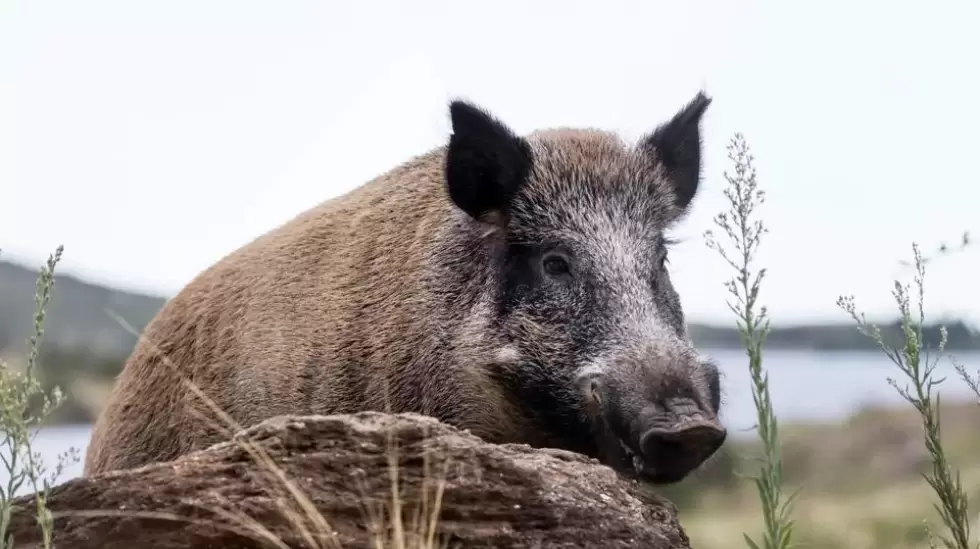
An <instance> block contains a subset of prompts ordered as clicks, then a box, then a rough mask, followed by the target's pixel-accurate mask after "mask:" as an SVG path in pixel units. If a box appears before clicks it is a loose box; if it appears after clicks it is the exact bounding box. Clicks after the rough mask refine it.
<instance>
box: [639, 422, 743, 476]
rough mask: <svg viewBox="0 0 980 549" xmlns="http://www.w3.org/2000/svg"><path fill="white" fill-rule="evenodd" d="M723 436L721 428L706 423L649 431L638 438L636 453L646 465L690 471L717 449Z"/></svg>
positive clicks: (724, 433)
mask: <svg viewBox="0 0 980 549" xmlns="http://www.w3.org/2000/svg"><path fill="white" fill-rule="evenodd" d="M726 435H727V433H726V431H725V429H724V428H722V427H719V426H717V425H714V424H710V423H699V424H697V425H691V426H688V427H684V428H681V429H677V428H673V429H670V428H666V429H665V428H653V429H650V430H648V431H647V432H645V433H644V434H643V436H642V437H641V438H640V451H642V452H643V458H644V459H645V460H646V461H647V462H648V463H650V464H656V463H672V464H676V465H677V466H680V467H681V468H684V469H694V468H695V467H697V466H699V465H701V463H703V462H704V460H706V459H708V457H710V456H711V455H712V454H713V453H715V451H717V450H718V448H720V447H721V445H722V443H724V442H725V437H726Z"/></svg>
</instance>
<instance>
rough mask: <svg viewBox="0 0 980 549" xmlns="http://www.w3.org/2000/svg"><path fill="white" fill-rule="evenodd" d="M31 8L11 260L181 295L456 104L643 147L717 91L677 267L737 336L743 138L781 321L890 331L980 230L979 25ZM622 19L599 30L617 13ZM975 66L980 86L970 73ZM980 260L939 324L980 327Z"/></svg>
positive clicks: (14, 46)
mask: <svg viewBox="0 0 980 549" xmlns="http://www.w3.org/2000/svg"><path fill="white" fill-rule="evenodd" d="M480 6H482V7H479V8H478V7H477V4H476V3H469V2H459V1H458V0H457V1H448V0H447V1H441V2H440V1H434V0H415V1H413V2H395V1H389V0H358V1H357V2H327V1H309V0H290V1H289V2H254V1H242V0H236V1H217V0H208V1H206V2H201V1H194V2H191V1H173V0H171V1H168V2H132V1H123V0H119V1H115V2H112V1H106V0H88V1H86V2H72V1H47V0H30V1H27V0H19V1H11V0H8V1H7V2H5V7H4V8H3V9H2V10H0V248H2V249H3V250H4V253H3V255H4V256H6V257H7V258H10V259H15V260H18V261H26V262H29V263H31V264H34V265H40V263H41V262H42V261H43V260H44V258H45V257H46V255H47V254H48V253H49V252H50V251H52V250H53V249H54V248H55V246H57V245H58V244H64V245H65V256H64V260H63V262H62V264H61V268H62V272H72V273H75V274H78V275H80V276H82V277H83V278H86V279H90V280H93V281H100V282H106V283H111V284H114V285H117V286H121V287H125V288H130V289H138V290H144V291H152V292H156V293H162V294H166V295H171V294H173V293H174V292H176V291H177V290H179V289H180V287H181V286H183V285H184V284H185V283H187V282H188V281H189V280H190V279H191V278H192V277H193V276H194V275H195V274H197V273H198V272H199V271H200V270H202V269H204V268H205V267H207V266H208V265H209V264H211V263H213V262H214V261H216V260H217V259H218V258H220V257H221V256H222V255H223V254H225V253H227V252H229V251H231V250H233V249H234V248H236V247H238V246H240V245H242V244H244V243H245V242H247V241H248V240H250V239H252V238H253V237H255V236H257V235H259V234H261V233H263V232H265V231H267V230H269V229H270V228H272V227H274V226H276V225H277V224H279V223H281V222H283V221H285V220H287V219H288V218H290V217H292V216H293V215H295V214H296V213H298V212H300V211H302V210H304V209H306V208H309V207H312V206H313V205H315V204H316V203H318V202H320V201H322V200H324V199H327V198H329V197H332V196H335V195H337V194H339V193H342V192H344V191H346V190H349V189H351V188H353V187H354V186H356V185H358V184H360V183H362V182H364V181H365V180H366V179H367V178H369V177H371V176H374V175H376V174H378V173H381V172H383V171H385V170H386V169H388V168H390V167H392V166H394V165H395V164H397V163H399V162H401V161H403V160H406V159H407V158H408V157H410V156H411V155H414V154H417V153H421V152H423V151H425V150H427V149H429V148H431V147H433V146H436V145H438V144H440V143H441V142H442V141H443V140H444V139H445V138H446V137H447V135H448V124H447V118H446V112H445V105H446V102H447V101H448V98H449V97H450V96H457V95H458V96H464V97H467V98H470V99H473V100H475V101H477V102H479V103H481V104H483V105H484V106H486V107H488V108H490V109H491V110H492V111H494V112H495V113H497V114H498V115H500V116H501V117H502V118H503V119H504V120H505V121H506V122H508V123H510V124H511V125H512V126H513V127H514V128H515V129H517V130H518V131H520V132H526V131H530V130H532V129H535V128H539V127H546V126H554V125H591V126H600V127H605V128H610V129H614V130H619V131H621V132H623V133H624V135H626V136H628V137H633V138H635V137H637V136H638V135H639V134H641V133H642V132H645V131H647V130H649V129H652V128H653V127H654V126H655V125H656V124H658V123H659V122H661V121H663V120H664V119H665V118H666V117H667V116H669V115H670V114H672V113H673V112H674V111H675V110H676V109H677V108H679V107H680V106H681V105H682V104H683V103H684V102H685V101H687V100H688V99H689V98H690V97H691V96H692V95H693V94H694V93H695V92H696V91H697V90H698V88H700V87H702V86H703V87H704V88H705V89H706V90H707V91H708V92H709V93H710V94H711V95H712V96H713V97H714V98H715V102H714V103H713V105H712V107H711V108H710V110H709V112H708V114H707V116H706V119H705V126H704V129H705V133H706V143H705V146H706V154H707V158H706V170H705V175H706V182H705V184H704V187H703V194H702V195H701V197H700V198H699V199H698V201H697V202H696V203H695V206H694V211H693V213H692V215H691V217H690V218H689V219H688V222H687V223H686V224H685V225H684V226H682V227H680V228H679V230H678V232H677V236H679V237H681V238H683V239H685V241H684V243H683V244H682V245H681V246H679V248H678V250H677V253H676V254H675V255H674V257H673V259H672V263H673V265H674V267H673V276H674V279H675V281H676V285H677V287H678V290H679V291H680V293H681V296H682V299H683V301H684V304H685V307H686V309H687V311H688V314H689V316H690V317H691V319H692V320H697V321H724V322H728V321H729V319H730V316H729V315H730V313H729V312H728V310H727V308H726V306H725V299H726V293H725V290H724V288H723V287H722V283H723V281H724V280H725V279H726V278H728V277H729V276H730V274H731V273H730V271H729V270H727V268H726V267H725V265H724V264H723V263H722V262H721V260H720V259H719V258H718V257H717V256H716V255H715V254H714V252H712V251H710V250H708V249H707V248H706V247H705V245H704V242H703V239H702V237H701V233H702V232H703V231H704V230H705V229H707V228H709V227H710V226H711V218H712V217H713V216H714V215H715V214H716V213H718V212H719V211H721V209H723V208H724V207H725V202H724V198H723V196H722V188H723V179H722V171H723V170H725V169H728V168H729V167H730V165H729V162H728V160H727V158H726V150H725V146H726V143H727V141H728V139H729V138H730V136H731V134H732V133H733V132H735V131H742V132H744V133H745V134H746V137H747V139H748V140H749V143H750V145H751V146H752V148H753V151H754V153H755V155H756V158H757V168H758V171H759V179H760V185H762V187H763V188H764V189H765V190H766V191H767V193H768V200H767V204H766V206H765V208H764V209H763V210H762V213H763V214H764V215H765V217H766V223H767V225H768V227H769V229H770V231H771V232H770V234H769V235H767V236H766V237H765V240H764V242H763V249H762V251H761V252H760V253H761V255H760V261H761V262H763V263H765V265H766V266H767V267H768V269H769V275H768V279H767V281H766V283H765V286H764V290H763V292H764V293H763V299H764V301H765V302H766V303H767V304H768V305H769V307H770V309H771V314H772V319H773V322H787V321H790V322H795V321H806V320H841V321H845V320H847V318H846V315H845V314H844V313H843V312H842V311H840V310H839V309H838V308H837V307H836V305H835V300H836V298H837V296H838V295H839V294H841V293H854V294H857V296H858V300H859V305H860V306H862V308H864V309H865V310H867V311H868V312H870V313H881V312H885V313H890V312H891V311H892V310H893V308H894V306H893V303H892V301H891V296H890V291H891V281H892V280H893V279H894V277H895V276H897V275H899V274H900V273H899V271H897V269H896V260H897V259H900V258H908V257H910V254H911V248H910V244H911V242H912V241H913V240H916V241H919V242H921V243H922V244H923V246H925V247H927V248H931V247H932V246H935V245H936V244H938V242H939V241H941V240H948V241H955V240H956V239H957V238H958V236H959V234H960V233H961V232H962V231H963V230H971V229H972V230H973V231H974V233H977V229H980V227H978V226H977V223H976V221H975V220H976V217H977V216H976V213H975V212H976V211H977V209H978V207H980V191H978V186H980V178H978V177H977V175H976V171H975V167H974V162H975V161H974V160H971V159H972V158H975V153H976V150H977V148H978V146H980V138H978V136H977V133H976V128H977V127H978V126H980V107H978V101H977V99H976V98H977V97H980V72H978V71H977V69H976V68H975V67H977V57H978V53H980V36H978V35H977V33H976V27H977V22H978V21H980V3H977V2H975V1H968V0H964V1H961V2H952V1H938V0H937V1H933V2H928V3H924V2H917V3H912V2H895V1H890V2H886V1H871V0H864V1H861V2H854V1H853V0H850V1H846V2H845V1H843V0H835V1H824V2H819V3H803V2H785V1H780V0H771V1H745V0H739V1H737V2H732V1H730V0H716V1H688V2H676V1H660V0H635V1H613V0H606V1H604V2H601V3H600V2H588V3H586V2H572V1H569V0H561V1H558V0H548V1H543V0H535V1H534V2H528V1H526V0H495V1H494V2H492V3H484V4H480ZM600 6H601V8H600ZM970 67H974V68H973V69H971V68H970ZM978 272H980V250H978V249H973V250H970V251H967V252H966V253H963V254H959V255H958V256H955V257H951V258H949V259H947V260H945V261H943V262H942V263H941V264H937V265H936V266H934V267H933V268H932V270H931V271H930V274H929V281H928V282H929V284H930V286H929V288H930V290H929V291H930V296H928V299H929V300H930V303H929V311H930V312H931V313H933V314H946V315H968V316H969V317H970V318H973V319H975V320H980V296H978V293H977V292H976V290H975V289H974V287H975V285H976V282H975V279H976V276H977V273H978Z"/></svg>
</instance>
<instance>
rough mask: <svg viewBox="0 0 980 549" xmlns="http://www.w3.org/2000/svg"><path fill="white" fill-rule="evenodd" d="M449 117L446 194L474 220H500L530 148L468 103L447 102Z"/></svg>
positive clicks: (522, 174)
mask: <svg viewBox="0 0 980 549" xmlns="http://www.w3.org/2000/svg"><path fill="white" fill-rule="evenodd" d="M449 116H450V118H451V120H452V128H453V130H452V131H453V133H452V135H451V136H450V138H449V147H448V149H447V152H446V187H447V190H448V191H449V197H450V198H451V199H452V201H453V203H455V204H456V206H458V207H459V208H460V209H462V210H463V211H464V212H466V213H468V214H469V215H470V216H472V217H473V218H474V219H477V220H479V221H483V222H487V223H493V224H496V225H498V226H504V225H506V223H507V207H508V205H509V204H510V201H511V199H512V198H513V197H514V195H515V194H516V193H517V191H518V189H520V187H521V185H522V184H523V183H524V181H525V180H526V179H527V176H528V173H529V172H530V171H531V147H530V146H529V145H528V143H527V141H526V140H524V139H523V138H521V137H518V136H516V135H514V133H513V132H512V131H511V130H510V128H508V127H507V126H505V125H504V124H503V123H501V122H500V121H498V120H496V119H495V118H494V117H493V116H491V115H490V114H489V113H487V112H486V111H484V110H482V109H480V108H479V107H477V106H476V105H473V104H472V103H468V102H466V101H462V100H454V101H452V102H451V103H450V104H449Z"/></svg>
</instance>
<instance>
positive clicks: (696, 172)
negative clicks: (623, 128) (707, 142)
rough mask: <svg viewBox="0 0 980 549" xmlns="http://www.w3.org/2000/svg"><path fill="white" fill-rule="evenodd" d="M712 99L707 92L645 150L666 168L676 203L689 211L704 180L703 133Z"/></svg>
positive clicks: (645, 143)
mask: <svg viewBox="0 0 980 549" xmlns="http://www.w3.org/2000/svg"><path fill="white" fill-rule="evenodd" d="M710 104H711V98H710V97H708V96H707V95H705V93H704V92H703V91H700V92H698V94H697V95H696V96H695V97H694V99H692V100H691V101H690V102H688V104H687V105H685V106H684V107H683V108H681V109H680V110H679V111H677V113H676V114H674V116H673V118H671V119H670V120H669V121H667V122H665V123H664V124H661V125H660V126H659V127H657V129H655V130H654V131H653V132H651V133H650V134H649V135H647V136H646V137H644V138H643V140H642V141H641V147H643V149H644V150H645V151H647V152H648V153H649V154H652V155H653V156H654V157H655V158H656V160H657V162H658V163H659V164H660V165H661V166H663V167H664V169H665V171H666V172H667V177H668V178H669V179H670V182H671V183H672V184H673V189H674V195H675V197H676V200H675V204H676V205H677V206H678V207H679V208H680V209H681V210H686V209H687V207H688V206H689V205H690V204H691V200H693V199H694V195H695V194H697V192H698V185H699V183H700V181H701V130H700V127H699V126H700V123H701V117H702V116H703V115H704V111H705V110H707V108H708V105H710Z"/></svg>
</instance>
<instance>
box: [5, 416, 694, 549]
mask: <svg viewBox="0 0 980 549" xmlns="http://www.w3.org/2000/svg"><path fill="white" fill-rule="evenodd" d="M249 440H251V441H253V442H254V444H255V445H254V446H250V445H249V444H248V441H249ZM248 448H257V449H258V450H255V449H253V450H252V451H251V453H250V451H249V450H248ZM260 452H266V453H267V454H266V455H268V456H270V457H271V458H272V459H273V460H274V461H275V463H276V464H278V466H279V467H280V468H281V469H280V470H281V472H282V474H283V475H284V478H287V479H289V480H291V481H292V483H293V486H294V487H295V489H296V490H297V491H298V492H301V493H302V494H305V495H307V496H308V498H309V499H308V500H306V501H308V502H309V503H310V504H311V505H312V507H313V508H315V510H316V512H315V513H307V512H305V511H304V507H303V505H301V504H298V503H297V502H298V501H299V499H297V498H296V497H293V496H291V495H290V491H289V489H288V488H286V484H285V483H284V482H282V481H281V480H277V476H276V474H275V473H274V472H273V471H272V469H273V468H270V467H268V466H263V465H261V464H260V463H262V458H261V453H260ZM396 462H397V468H395V467H389V465H390V464H394V463H396ZM392 470H396V471H397V477H396V482H397V486H398V488H399V489H400V490H401V494H402V497H401V500H402V501H403V504H402V505H403V509H402V512H401V513H397V512H395V513H392V512H390V511H391V509H392V503H391V502H392V501H393V499H394V498H392V482H391V478H392V476H391V475H390V474H389V473H390V471H392ZM440 495H441V506H440V507H439V509H440V510H439V513H438V516H437V519H438V520H437V522H436V526H435V529H434V531H435V541H436V542H437V543H436V544H435V546H438V547H463V548H467V549H472V548H482V547H495V548H528V549H530V548H535V549H547V548H573V547H576V548H578V547H589V548H594V547H601V548H602V549H614V548H620V547H623V548H625V547H630V548H651V549H668V548H670V549H674V548H685V549H689V544H688V538H687V536H686V534H685V533H684V530H683V529H682V528H681V526H680V525H679V523H678V521H677V517H676V513H675V508H674V506H673V505H672V504H671V503H670V502H669V501H667V500H665V499H662V498H660V497H658V496H654V495H650V494H645V493H643V491H642V488H641V487H640V486H639V485H637V484H636V483H633V482H629V481H626V480H623V479H621V478H619V477H618V476H617V475H616V474H615V473H614V472H613V471H612V470H611V469H609V468H608V467H605V466H603V465H600V464H599V463H598V462H596V461H595V460H590V459H588V458H585V457H583V456H579V455H577V454H573V453H569V452H563V451H559V450H544V449H534V448H531V447H529V446H526V445H517V444H505V445H494V444H487V443H485V442H483V441H482V440H481V439H479V438H477V437H475V436H473V435H471V434H469V433H468V432H465V431H461V430H458V429H455V428H453V427H450V426H448V425H446V424H443V423H440V422H438V421H436V420H435V419H432V418H428V417H425V416H420V415H416V414H398V415H389V414H381V413H374V412H364V413H359V414H354V415H336V416H312V417H294V416H289V417H278V418H273V419H270V420H267V421H265V422H263V423H260V424H258V425H256V426H254V427H252V428H250V429H247V430H245V431H242V432H241V433H239V434H238V435H236V437H235V440H233V441H229V442H224V443H221V444H217V445H215V446H212V447H211V448H208V449H206V450H202V451H199V452H195V453H193V454H189V455H187V456H184V457H182V458H179V459H177V460H175V461H172V462H166V463H157V464H152V465H148V466H145V467H140V468H138V469H132V470H125V471H115V472H112V473H106V474H102V475H99V476H96V477H92V478H78V479H73V480H70V481H67V482H65V483H63V484H61V485H58V486H56V487H54V488H52V489H51V493H50V495H49V503H48V506H49V508H50V509H51V511H52V512H53V514H54V516H55V528H54V531H55V535H54V545H55V547H56V548H59V549H60V548H66V549H68V548H70V549H88V548H92V549H130V548H132V547H153V548H155V549H177V548H180V549H191V548H194V549H204V548H215V549H219V548H222V549H223V548H229V549H230V548H235V549H244V548H259V547H263V548H264V547H279V548H314V547H324V548H326V547H344V548H354V547H357V548H360V547H364V548H367V547H375V546H376V545H374V544H373V542H372V540H373V539H374V537H373V536H374V535H380V536H390V535H391V532H392V531H397V528H396V527H395V526H394V525H395V524H396V523H397V521H393V520H391V518H390V517H392V516H399V515H401V516H403V517H404V525H403V526H402V529H403V530H404V531H405V532H406V534H405V536H404V539H407V542H406V543H405V545H396V544H394V543H391V542H388V543H384V544H382V546H384V547H404V548H406V549H415V548H422V547H428V546H426V545H423V544H420V543H419V540H418V539H417V538H419V537H420V536H422V535H424V534H425V532H426V531H427V529H426V528H423V527H421V526H418V524H428V522H427V521H426V520H425V519H428V518H429V517H431V516H432V513H431V510H432V509H435V508H436V505H435V503H436V501H437V498H438V497H439V496H440ZM300 499H302V498H300ZM18 503H19V504H21V505H23V506H24V507H23V508H22V510H19V511H18V512H17V513H15V514H14V516H13V521H12V525H11V531H12V532H13V533H14V539H15V547H18V548H27V547H36V546H37V545H36V544H37V541H38V539H39V534H38V532H39V529H38V527H37V526H36V524H35V518H34V517H35V514H36V509H35V507H34V502H33V496H27V497H24V498H20V499H19V501H18ZM426 510H429V511H430V512H426ZM420 511H421V512H420ZM419 516H422V517H423V520H421V521H420V520H417V517H419ZM243 517H247V518H243ZM309 517H320V518H318V519H317V518H313V519H311V518H309ZM371 517H374V518H373V519H372V518H371ZM379 517H380V518H379ZM385 517H388V518H385ZM258 524H260V525H261V528H257V527H255V526H256V525H258ZM377 525H383V526H384V527H383V528H378V527H377ZM372 532H373V533H372ZM379 532H380V533H379ZM440 541H441V542H443V544H442V545H440V544H439V543H438V542H440ZM447 542H448V545H446V544H445V543H447Z"/></svg>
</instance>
